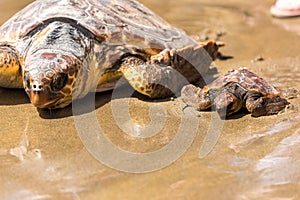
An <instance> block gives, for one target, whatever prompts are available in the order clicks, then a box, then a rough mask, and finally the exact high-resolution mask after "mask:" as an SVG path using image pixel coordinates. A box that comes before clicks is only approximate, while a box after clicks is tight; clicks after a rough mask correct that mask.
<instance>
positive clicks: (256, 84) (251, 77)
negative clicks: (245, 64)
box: [202, 68, 281, 98]
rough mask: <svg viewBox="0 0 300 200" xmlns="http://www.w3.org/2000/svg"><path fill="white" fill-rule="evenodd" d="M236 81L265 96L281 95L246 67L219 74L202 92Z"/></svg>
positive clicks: (245, 87) (276, 89)
mask: <svg viewBox="0 0 300 200" xmlns="http://www.w3.org/2000/svg"><path fill="white" fill-rule="evenodd" d="M232 82H234V83H238V84H239V85H240V86H241V87H242V88H243V89H245V90H254V91H257V92H260V93H261V94H262V95H264V96H266V97H270V98H272V97H276V96H280V95H281V91H280V90H279V89H278V88H276V87H275V86H273V85H271V84H270V83H268V82H267V81H265V80H264V79H263V78H261V77H259V76H258V75H257V74H255V73H253V72H251V71H249V70H248V69H247V68H239V69H238V70H233V71H230V72H229V73H227V74H225V75H223V76H220V77H219V78H217V79H216V80H215V81H213V82H212V83H210V84H208V85H206V86H204V88H203V89H202V90H203V92H208V91H209V90H211V89H221V88H222V87H224V86H225V85H227V84H228V83H232Z"/></svg>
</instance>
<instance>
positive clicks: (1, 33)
mask: <svg viewBox="0 0 300 200" xmlns="http://www.w3.org/2000/svg"><path fill="white" fill-rule="evenodd" d="M55 20H61V21H68V20H69V21H70V22H74V23H75V24H76V25H78V26H81V27H83V28H85V29H87V30H88V31H90V32H91V33H92V34H93V35H95V39H97V40H100V41H105V42H108V43H116V44H133V45H135V44H138V45H139V46H141V45H142V46H141V47H151V48H158V49H164V48H181V47H183V46H186V45H193V44H196V42H195V41H194V40H192V39H190V38H189V37H188V36H186V34H185V33H184V32H183V31H181V30H178V29H176V28H174V27H173V26H171V25H169V24H168V23H167V22H165V21H164V20H163V19H161V18H160V17H158V16H157V15H156V14H154V13H153V12H152V11H150V10H149V9H148V8H146V7H145V6H143V5H142V4H140V3H138V2H136V1H134V0H126V1H124V0H36V1H35V2H33V3H31V4H29V5H28V6H27V7H25V8H24V9H23V10H21V11H20V12H18V13H17V14H16V15H15V16H13V17H12V18H11V19H9V20H8V21H7V22H6V23H5V24H3V25H2V26H1V28H0V42H2V43H3V42H5V43H9V44H14V43H16V42H18V41H20V40H22V39H23V38H24V37H26V36H29V37H30V33H32V32H34V31H35V30H36V31H37V30H38V28H39V27H41V26H42V25H43V24H46V23H47V22H49V21H55Z"/></svg>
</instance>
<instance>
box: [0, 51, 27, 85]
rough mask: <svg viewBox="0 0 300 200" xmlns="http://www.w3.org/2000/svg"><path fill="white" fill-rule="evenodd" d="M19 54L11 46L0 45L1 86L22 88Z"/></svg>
mask: <svg viewBox="0 0 300 200" xmlns="http://www.w3.org/2000/svg"><path fill="white" fill-rule="evenodd" d="M19 59H20V58H19V56H18V54H17V53H16V51H15V50H14V49H12V48H11V47H9V46H0V87H8V88H22V87H23V81H22V68H21V64H20V61H19Z"/></svg>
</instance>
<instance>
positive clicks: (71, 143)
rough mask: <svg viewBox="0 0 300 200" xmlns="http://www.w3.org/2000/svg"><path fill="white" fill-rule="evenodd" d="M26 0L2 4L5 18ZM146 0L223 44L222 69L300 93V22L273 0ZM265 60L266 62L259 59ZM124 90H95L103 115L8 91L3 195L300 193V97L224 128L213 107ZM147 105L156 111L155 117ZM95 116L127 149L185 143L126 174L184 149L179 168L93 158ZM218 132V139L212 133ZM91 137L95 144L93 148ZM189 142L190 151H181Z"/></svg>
mask: <svg viewBox="0 0 300 200" xmlns="http://www.w3.org/2000/svg"><path fill="white" fill-rule="evenodd" d="M28 2H29V1H22V2H20V1H15V0H10V1H8V0H5V1H4V0H2V1H0V5H1V7H2V10H3V12H1V13H0V21H1V22H4V21H5V20H6V19H7V18H8V17H9V16H11V15H12V14H13V13H15V12H16V11H17V10H19V9H21V8H22V7H23V6H24V5H25V4H27V3H28ZM142 2H143V3H144V4H145V5H147V6H148V7H150V8H151V9H152V10H154V11H155V12H156V13H158V14H159V15H160V16H161V17H162V18H164V19H166V20H167V21H169V22H170V23H172V24H173V25H175V26H177V27H179V28H182V29H184V30H185V31H187V32H188V33H189V34H190V35H191V36H193V37H194V38H196V39H202V38H214V39H216V38H217V39H220V40H222V41H224V42H225V43H226V47H224V48H223V49H222V53H223V54H224V55H227V56H233V58H232V59H229V60H226V61H216V62H215V65H216V66H217V67H218V70H219V72H220V73H224V72H226V71H227V70H229V69H232V68H237V67H239V66H247V67H248V68H249V69H251V70H253V71H255V72H256V73H258V74H259V75H261V76H263V77H264V78H265V79H267V80H268V81H270V82H271V83H273V84H274V85H276V86H278V87H280V88H282V89H287V88H291V87H293V88H295V89H298V90H300V86H299V83H300V77H299V74H300V64H299V63H300V55H299V52H300V47H299V34H300V30H299V29H300V28H299V24H300V23H299V22H300V18H293V19H284V20H281V19H274V18H272V17H271V16H270V15H269V13H268V9H269V6H270V5H271V4H272V1H270V0H268V1H264V2H261V1H258V0H255V1H251V2H250V1H249V2H248V1H241V0H230V1H226V3H224V2H223V1H218V0H217V1H213V3H212V2H211V1H208V0H207V1H206V0H201V1H200V0H185V1H171V0H165V1H157V0H154V1H151V3H150V2H149V1H145V0H143V1H142ZM218 33H222V34H218ZM224 33H225V34H224ZM221 35H222V36H221ZM258 56H260V57H263V58H264V60H263V61H257V60H256V58H257V57H258ZM122 92H123V93H124V94H123V93H122V95H123V96H125V97H122V98H121V97H118V98H116V99H114V100H112V101H111V100H110V99H111V96H114V95H115V93H114V94H111V93H110V92H108V93H104V94H97V95H96V107H97V109H96V112H84V113H81V114H80V115H79V117H73V116H72V114H71V113H72V111H71V108H67V109H64V110H60V111H52V112H45V111H39V110H37V109H36V108H34V107H33V106H32V105H31V104H30V103H29V101H28V98H27V96H26V94H25V93H24V91H23V90H11V89H3V88H0V95H1V97H0V117H1V120H0V134H1V137H0V162H1V165H0V199H242V200H244V199H245V200H248V199H299V198H300V194H299V189H298V188H299V184H300V171H299V170H298V169H299V166H300V162H299V161H300V156H299V153H298V152H299V149H298V148H299V146H300V125H299V124H300V123H299V122H300V113H299V105H300V100H299V98H296V99H291V100H290V102H291V105H290V106H289V108H288V109H287V110H286V111H285V112H283V113H280V114H279V115H275V116H268V117H260V118H252V117H251V116H249V115H248V114H246V113H240V114H238V115H236V116H234V117H232V118H230V119H228V120H226V121H225V122H224V124H222V123H221V124H218V126H216V124H214V123H213V120H212V119H213V118H212V116H211V114H210V113H209V112H203V113H200V114H199V113H195V112H194V111H192V110H189V109H187V110H185V111H184V112H182V111H181V110H182V109H181V106H180V105H181V104H180V101H179V100H178V99H175V100H170V101H163V102H148V101H143V100H140V99H138V98H126V90H125V89H124V91H122ZM128 92H129V93H130V91H128ZM116 94H118V93H116ZM127 101H129V103H127ZM122 103H125V105H127V104H128V105H129V113H130V116H131V119H127V118H126V116H125V115H123V114H122V111H121V110H122V109H124V107H123V104H122ZM149 110H154V111H153V112H150V115H149ZM91 113H92V114H95V116H96V117H97V121H96V122H97V123H98V124H99V126H100V127H101V128H102V130H103V132H104V135H105V136H106V137H107V138H108V139H109V140H110V141H111V142H112V143H113V144H115V146H117V147H119V148H121V149H123V150H126V152H136V153H146V152H148V153H149V152H150V153H151V152H158V151H159V150H161V149H164V148H163V147H165V146H167V145H168V144H174V141H175V142H176V141H180V142H179V143H177V145H175V146H173V147H172V148H171V150H170V151H169V152H168V151H165V152H162V153H161V154H159V155H158V157H157V156H156V157H152V159H150V162H149V160H147V159H146V160H144V161H145V162H138V163H137V160H138V159H139V158H138V157H137V158H136V160H134V159H133V160H132V159H131V160H130V159H129V158H128V159H129V160H130V162H131V163H129V165H128V166H129V167H132V168H126V169H128V171H130V170H131V171H134V170H135V172H143V171H149V170H150V171H151V167H150V169H149V168H147V167H149V166H153V168H152V169H154V168H155V167H157V168H159V167H160V166H163V164H164V162H169V161H170V159H169V158H171V157H172V156H174V155H175V154H176V153H178V154H179V155H180V154H181V153H184V154H183V155H182V156H180V157H179V159H173V161H174V162H173V164H171V165H169V166H166V167H164V168H162V169H159V170H156V171H154V172H149V173H140V174H132V173H125V172H122V171H119V170H115V169H112V168H110V167H107V166H106V165H111V166H114V167H115V168H118V167H119V168H121V169H123V170H124V168H122V167H124V166H125V165H126V166H127V164H128V162H127V163H126V159H125V157H122V156H120V154H113V153H114V152H113V151H110V150H111V149H104V150H102V151H101V152H100V151H99V152H98V155H100V156H102V155H104V156H106V157H105V159H106V162H104V164H102V163H101V162H99V161H97V160H96V159H95V158H94V157H93V156H91V154H90V153H89V152H88V150H89V151H91V148H92V147H91V146H92V145H94V144H96V142H98V143H99V144H102V145H106V144H105V143H104V142H103V140H102V139H103V138H101V140H100V139H99V138H100V136H99V138H98V139H97V138H93V139H94V140H92V141H90V140H89V138H84V136H82V135H81V139H82V140H80V137H79V132H80V130H81V129H82V128H84V131H88V130H90V129H91V130H92V131H91V132H93V129H94V128H95V127H93V126H89V123H90V122H92V121H93V120H94V119H92V120H87V119H89V118H88V117H90V114H91ZM151 113H152V114H151ZM151 116H152V118H151ZM116 119H117V120H116ZM151 119H152V121H151ZM185 119H188V122H189V123H188V122H187V121H184V120H185ZM76 120H77V121H76ZM84 120H87V121H84ZM75 122H76V123H75ZM83 122H86V124H84V123H83ZM120 122H121V123H120ZM118 123H119V124H118ZM153 124H154V126H153ZM78 125H81V126H80V127H78ZM118 125H119V126H118ZM145 127H146V128H145ZM147 127H148V129H147ZM149 127H150V130H152V131H153V133H156V132H157V134H155V135H154V136H152V137H150V138H143V136H145V135H147V134H152V133H151V131H150V133H149ZM182 127H183V128H184V129H180V128H182ZM218 129H219V130H220V137H219V139H218V141H217V144H216V146H215V147H214V148H213V151H212V152H210V154H208V155H207V156H205V157H204V158H202V159H200V158H199V149H200V146H201V145H202V143H203V141H204V138H205V136H206V135H207V133H208V130H216V131H215V132H214V131H213V132H212V133H216V132H217V130H218ZM145 130H148V132H147V131H145ZM178 130H180V131H178ZM126 131H127V133H126ZM182 134H183V136H184V137H181V136H182ZM184 134H185V135H184ZM133 136H134V137H133ZM212 136H216V135H209V136H208V138H210V137H212ZM91 137H92V135H91ZM176 139H178V140H176ZM83 142H87V143H89V144H90V145H91V146H89V148H88V149H87V148H85V147H84V146H83ZM191 142H193V143H192V144H190V143H191ZM175 144H176V143H175ZM185 144H186V145H187V147H189V148H187V150H186V151H183V152H181V151H180V150H182V149H183V150H184V149H185V148H186V147H185V146H184V145H185ZM170 146H171V145H169V146H168V147H170ZM106 151H107V152H106ZM103 152H104V154H101V153H103ZM122 155H123V154H122ZM153 158H155V159H153ZM146 161H147V162H146ZM171 161H172V159H171ZM160 164H162V165H160Z"/></svg>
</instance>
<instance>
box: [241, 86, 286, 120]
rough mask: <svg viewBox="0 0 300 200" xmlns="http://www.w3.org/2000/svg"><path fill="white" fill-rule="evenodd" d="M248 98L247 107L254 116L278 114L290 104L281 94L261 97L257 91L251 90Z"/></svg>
mask: <svg viewBox="0 0 300 200" xmlns="http://www.w3.org/2000/svg"><path fill="white" fill-rule="evenodd" d="M246 98H247V99H246V108H247V110H248V111H249V112H250V113H251V115H252V116H254V117H259V116H264V115H274V114H277V113H279V112H280V111H281V110H283V109H284V108H285V107H286V106H287V105H288V104H289V102H288V101H287V100H286V99H284V98H281V97H279V96H277V97H272V98H271V97H261V96H260V95H259V93H258V92H255V91H249V92H248V94H247V96H246Z"/></svg>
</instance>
